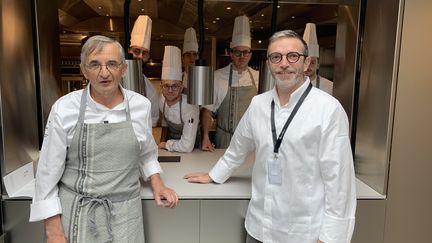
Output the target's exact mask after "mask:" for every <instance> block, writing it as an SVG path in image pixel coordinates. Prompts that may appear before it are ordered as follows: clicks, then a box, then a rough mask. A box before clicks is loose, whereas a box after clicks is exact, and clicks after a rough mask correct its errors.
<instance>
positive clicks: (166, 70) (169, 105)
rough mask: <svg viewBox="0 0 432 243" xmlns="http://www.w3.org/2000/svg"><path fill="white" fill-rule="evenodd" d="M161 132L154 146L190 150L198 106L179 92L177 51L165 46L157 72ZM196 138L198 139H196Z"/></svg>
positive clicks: (181, 150)
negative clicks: (158, 141)
mask: <svg viewBox="0 0 432 243" xmlns="http://www.w3.org/2000/svg"><path fill="white" fill-rule="evenodd" d="M160 85H161V91H162V96H161V99H160V103H159V109H160V111H161V113H162V133H161V139H160V143H159V144H158V147H159V148H161V149H166V150H168V151H174V152H184V153H186V152H192V150H193V149H194V147H195V142H196V136H197V131H198V124H199V107H198V106H197V105H191V104H188V103H187V96H186V95H185V94H182V90H183V85H182V71H181V51H180V49H179V48H178V47H176V46H165V51H164V58H163V62H162V76H161V84H160ZM198 142H199V141H198Z"/></svg>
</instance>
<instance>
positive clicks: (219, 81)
mask: <svg viewBox="0 0 432 243" xmlns="http://www.w3.org/2000/svg"><path fill="white" fill-rule="evenodd" d="M230 67H231V64H229V65H228V66H226V67H224V68H221V69H218V70H216V71H215V72H214V89H213V104H212V105H206V106H203V107H205V108H206V109H207V110H209V111H212V112H216V111H217V110H218V109H219V106H220V105H221V104H222V101H223V100H224V99H225V96H226V94H227V92H228V84H229V74H230ZM248 69H249V70H250V71H251V73H252V77H253V78H254V80H255V87H257V89H258V83H259V72H258V71H256V70H254V69H253V68H250V67H248ZM250 85H253V84H252V80H251V78H250V75H249V72H248V71H247V70H245V71H243V72H241V73H240V74H239V73H238V72H237V71H236V70H234V69H233V71H232V84H231V86H232V87H240V86H250Z"/></svg>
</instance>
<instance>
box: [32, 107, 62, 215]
mask: <svg viewBox="0 0 432 243" xmlns="http://www.w3.org/2000/svg"><path fill="white" fill-rule="evenodd" d="M66 151H67V132H66V131H64V129H63V126H62V123H61V119H60V117H59V116H58V114H57V112H56V106H55V105H54V106H53V108H52V110H51V112H50V115H49V118H48V122H47V125H46V128H45V135H44V141H43V144H42V149H41V152H40V157H39V161H38V167H37V172H36V181H35V195H34V197H33V202H32V204H31V206H30V221H31V222H34V221H39V220H43V219H46V218H49V217H52V216H54V215H57V214H61V213H62V207H61V204H60V198H59V196H58V186H57V183H58V182H59V181H60V178H61V176H62V174H63V171H64V168H65V159H66Z"/></svg>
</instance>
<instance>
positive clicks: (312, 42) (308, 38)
mask: <svg viewBox="0 0 432 243" xmlns="http://www.w3.org/2000/svg"><path fill="white" fill-rule="evenodd" d="M303 40H304V41H305V42H306V44H307V45H308V49H309V56H310V57H319V45H318V40H317V35H316V27H315V24H313V23H307V24H306V28H305V32H304V34H303Z"/></svg>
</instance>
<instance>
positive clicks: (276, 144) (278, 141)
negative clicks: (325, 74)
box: [271, 83, 312, 155]
mask: <svg viewBox="0 0 432 243" xmlns="http://www.w3.org/2000/svg"><path fill="white" fill-rule="evenodd" d="M311 89H312V84H311V83H309V86H308V87H307V89H306V90H305V91H304V92H303V94H302V96H301V97H300V99H299V100H298V101H297V104H296V105H295V107H294V109H293V111H292V112H291V114H290V116H289V117H288V120H287V121H286V122H285V125H284V126H283V128H282V131H281V133H280V134H279V137H278V138H277V139H276V125H275V117H274V116H275V115H274V106H275V103H274V100H272V102H271V129H272V135H273V148H274V149H273V152H274V153H275V155H276V154H278V153H279V148H280V146H281V143H282V140H283V137H284V135H285V132H286V130H287V128H288V126H289V124H290V123H291V121H292V119H293V118H294V116H295V114H296V113H297V111H298V109H299V108H300V106H301V105H302V104H303V101H304V100H305V99H306V96H307V95H308V94H309V92H310V90H311Z"/></svg>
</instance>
